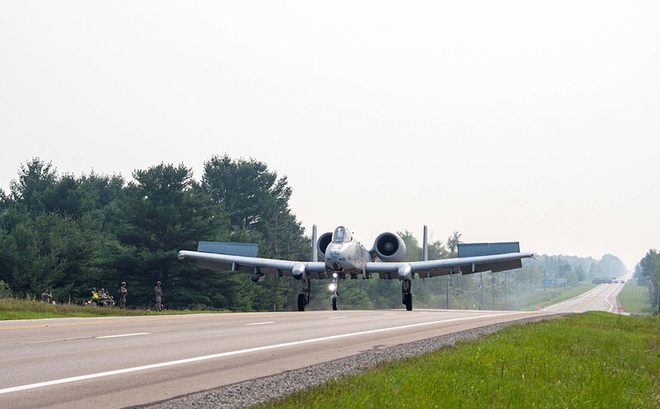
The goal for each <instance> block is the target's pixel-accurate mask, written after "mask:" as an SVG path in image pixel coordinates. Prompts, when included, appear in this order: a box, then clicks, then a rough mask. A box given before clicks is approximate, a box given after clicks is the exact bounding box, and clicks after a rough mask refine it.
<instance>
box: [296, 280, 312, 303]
mask: <svg viewBox="0 0 660 409" xmlns="http://www.w3.org/2000/svg"><path fill="white" fill-rule="evenodd" d="M302 285H303V288H302V293H300V294H298V311H305V305H307V304H309V296H310V288H311V283H310V281H309V277H303V278H302Z"/></svg>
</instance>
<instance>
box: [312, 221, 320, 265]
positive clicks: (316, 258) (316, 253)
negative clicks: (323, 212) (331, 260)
mask: <svg viewBox="0 0 660 409" xmlns="http://www.w3.org/2000/svg"><path fill="white" fill-rule="evenodd" d="M317 239H318V237H317V235H316V225H315V224H314V225H312V261H313V262H317V261H319V249H318V247H317V246H316V241H317Z"/></svg>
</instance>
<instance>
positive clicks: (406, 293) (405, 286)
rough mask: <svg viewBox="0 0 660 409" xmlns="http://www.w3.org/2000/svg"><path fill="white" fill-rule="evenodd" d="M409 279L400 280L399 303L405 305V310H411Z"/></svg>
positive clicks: (410, 283)
mask: <svg viewBox="0 0 660 409" xmlns="http://www.w3.org/2000/svg"><path fill="white" fill-rule="evenodd" d="M411 287H412V282H411V281H410V280H401V303H402V304H403V305H405V306H406V311H412V294H411V292H410V288H411Z"/></svg>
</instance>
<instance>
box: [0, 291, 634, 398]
mask: <svg viewBox="0 0 660 409" xmlns="http://www.w3.org/2000/svg"><path fill="white" fill-rule="evenodd" d="M620 287H621V286H617V285H614V284H610V285H603V286H599V287H597V289H598V291H593V292H589V293H587V294H586V295H585V297H587V298H583V299H582V301H580V300H577V301H574V304H570V305H569V304H567V305H569V306H567V307H560V308H556V307H554V306H553V307H549V308H547V309H546V310H545V311H539V312H506V311H469V310H415V311H403V310H392V311H308V312H304V313H298V312H287V313H243V314H203V315H186V316H145V317H134V318H126V317H124V318H118V317H116V318H86V319H82V318H75V319H45V320H27V321H1V322H0V342H1V345H2V347H1V349H0V369H1V370H0V408H46V407H50V408H89V407H102V408H105V407H108V408H110V407H111V408H117V407H126V406H132V405H138V404H145V403H149V402H155V401H161V400H165V399H169V398H172V397H176V396H181V395H185V394H189V393H192V392H196V391H202V390H208V389H212V388H216V387H218V386H222V385H228V384H233V383H236V382H241V381H245V380H249V379H254V378H259V377H264V376H269V375H273V374H278V373H282V372H285V371H289V370H294V369H299V368H305V367H308V366H311V365H315V364H319V363H322V362H328V361H333V360H336V359H339V358H342V357H346V356H350V355H355V354H358V353H360V352H363V351H368V350H372V349H375V348H384V347H388V346H393V345H398V344H404V343H409V342H413V341H416V340H421V339H427V338H431V337H437V336H440V335H444V334H448V333H453V332H458V331H463V330H466V329H471V328H476V327H481V326H486V325H491V324H496V323H501V322H507V321H512V320H520V319H526V318H529V317H538V316H545V315H549V314H552V313H555V312H557V311H560V312H563V311H568V310H573V311H579V310H584V309H585V308H592V306H595V305H600V303H599V302H595V301H594V302H592V301H588V302H587V300H592V299H593V298H599V297H600V298H606V299H611V297H612V296H613V295H614V293H615V292H617V291H616V290H617V289H618V290H620ZM606 289H607V290H606ZM610 289H611V290H612V291H608V290H610ZM597 309H600V307H599V308H597ZM610 310H612V309H611V308H610ZM614 310H616V307H614Z"/></svg>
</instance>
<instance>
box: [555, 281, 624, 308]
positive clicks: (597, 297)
mask: <svg viewBox="0 0 660 409" xmlns="http://www.w3.org/2000/svg"><path fill="white" fill-rule="evenodd" d="M624 286H625V284H623V283H616V284H614V283H613V284H599V285H597V286H596V287H594V288H593V289H591V290H589V291H587V292H586V293H584V294H581V295H579V296H577V297H575V298H571V299H570V300H566V301H563V302H560V303H557V304H555V305H552V306H549V307H547V308H545V309H544V311H548V312H559V313H564V312H586V311H605V312H618V308H619V304H618V301H617V296H618V295H619V293H620V292H621V290H622V289H623V287H624Z"/></svg>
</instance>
